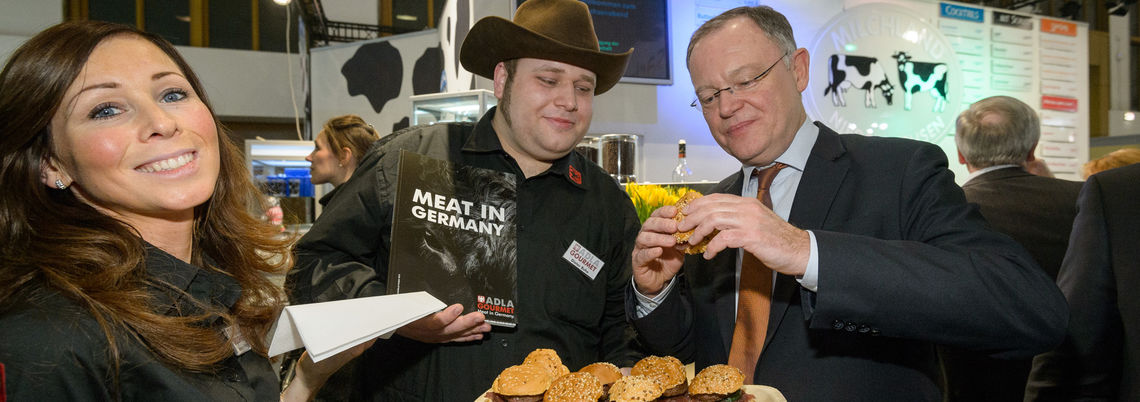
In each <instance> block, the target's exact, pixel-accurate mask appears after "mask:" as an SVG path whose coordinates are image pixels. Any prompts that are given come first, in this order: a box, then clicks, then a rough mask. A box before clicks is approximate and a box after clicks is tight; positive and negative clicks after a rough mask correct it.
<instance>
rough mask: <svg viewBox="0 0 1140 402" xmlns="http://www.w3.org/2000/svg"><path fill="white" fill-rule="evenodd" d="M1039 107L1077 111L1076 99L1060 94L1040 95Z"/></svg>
mask: <svg viewBox="0 0 1140 402" xmlns="http://www.w3.org/2000/svg"><path fill="white" fill-rule="evenodd" d="M1041 108H1042V109H1048V110H1057V111H1061V112H1070V113H1076V112H1077V100H1076V99H1073V98H1062V97H1060V96H1049V95H1045V96H1042V97H1041Z"/></svg>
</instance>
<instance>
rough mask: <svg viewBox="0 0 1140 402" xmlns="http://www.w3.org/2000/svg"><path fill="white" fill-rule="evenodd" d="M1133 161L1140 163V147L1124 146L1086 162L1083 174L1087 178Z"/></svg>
mask: <svg viewBox="0 0 1140 402" xmlns="http://www.w3.org/2000/svg"><path fill="white" fill-rule="evenodd" d="M1133 163H1140V148H1122V149H1118V150H1115V151H1112V152H1109V153H1108V155H1105V156H1102V157H1100V158H1097V159H1093V160H1091V161H1088V162H1087V163H1085V165H1084V167H1082V168H1081V176H1082V177H1084V178H1085V179H1086V180H1087V179H1088V178H1089V176H1092V175H1094V174H1097V173H1100V172H1103V171H1105V170H1109V169H1116V168H1118V167H1121V166H1127V165H1131V164H1133Z"/></svg>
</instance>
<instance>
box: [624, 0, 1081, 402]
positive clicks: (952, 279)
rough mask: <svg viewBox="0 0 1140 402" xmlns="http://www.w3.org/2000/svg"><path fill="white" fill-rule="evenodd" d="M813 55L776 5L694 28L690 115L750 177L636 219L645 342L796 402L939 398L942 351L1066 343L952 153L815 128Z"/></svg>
mask: <svg viewBox="0 0 1140 402" xmlns="http://www.w3.org/2000/svg"><path fill="white" fill-rule="evenodd" d="M808 62H809V55H808V53H807V51H806V50H805V49H802V48H797V47H796V45H795V41H794V39H793V35H792V28H791V26H790V24H789V23H788V21H787V19H786V18H785V17H784V16H783V15H781V14H780V13H778V12H776V11H775V10H773V9H771V8H769V7H741V8H737V9H733V10H729V11H727V12H725V13H724V14H722V15H720V16H717V17H715V18H713V19H711V20H709V21H708V22H706V23H705V24H704V25H702V26H701V27H700V28H699V29H698V30H697V31H696V32H695V33H694V34H693V37H692V40H691V41H690V44H689V51H688V67H689V71H690V73H691V76H692V81H693V86H694V88H695V90H696V95H697V99H696V100H695V101H694V102H693V103H692V105H693V107H694V108H696V109H699V112H700V113H702V114H703V115H704V117H705V121H706V122H707V123H708V126H709V130H710V131H711V133H712V136H713V138H714V139H716V141H717V143H718V144H720V146H721V147H722V148H724V150H725V151H726V152H728V153H729V154H730V155H732V156H734V157H736V158H737V159H738V160H740V162H741V164H742V167H741V169H740V171H739V172H737V173H735V174H733V175H731V176H729V177H728V178H726V179H725V180H723V181H722V182H721V183H720V184H719V185H718V187H717V189H716V190H715V191H713V193H714V194H711V195H708V196H706V197H702V198H698V199H696V200H694V201H692V202H690V203H689V204H688V206H687V207H685V209H684V211H683V212H684V215H685V217H684V219H683V220H682V221H680V222H676V221H674V220H673V219H672V218H673V217H674V214H676V213H678V212H679V211H677V209H676V208H674V207H663V208H661V209H658V210H657V211H655V212H654V214H653V216H652V217H651V218H650V219H649V220H647V221H646V222H645V223H644V224H643V225H642V229H641V232H640V233H639V234H638V237H637V242H636V244H635V248H634V251H633V254H632V260H633V261H632V265H633V275H634V281H633V282H634V283H633V286H631V287H630V290H629V297H628V298H627V299H628V300H629V301H628V304H627V313H628V314H629V315H630V316H631V319H632V320H633V322H634V325H635V326H636V327H637V329H638V331H639V336H640V337H641V340H642V342H643V344H644V345H646V346H647V347H648V348H649V349H650V351H651V352H654V353H657V354H670V355H675V356H677V357H679V358H681V359H682V360H684V361H695V362H696V366H697V368H698V369H700V368H703V367H705V366H708V365H711V364H718V363H727V364H731V365H733V366H735V367H737V368H740V369H741V371H742V372H744V374H745V376H746V379H747V381H748V382H749V383H755V384H763V385H770V386H774V387H776V388H777V389H778V390H780V391H781V392H782V393H784V395H785V396H786V397H787V399H788V400H792V401H815V400H819V401H833V400H844V401H850V400H875V401H896V400H905V401H916V400H928V401H940V400H941V399H942V386H941V372H940V369H939V362H938V360H937V355H936V352H935V345H938V344H946V345H953V346H956V347H961V348H965V349H971V350H981V351H984V352H986V353H990V354H991V355H994V356H998V357H1027V356H1032V355H1034V354H1036V353H1040V352H1042V351H1045V350H1048V349H1050V348H1051V347H1052V346H1054V345H1056V344H1057V343H1058V342H1060V340H1061V338H1062V336H1063V334H1064V330H1065V326H1066V318H1067V313H1068V312H1067V307H1066V304H1065V300H1064V298H1063V296H1062V295H1061V294H1060V292H1059V291H1058V289H1057V287H1056V286H1055V285H1054V284H1053V283H1052V281H1050V280H1049V278H1048V277H1047V276H1046V275H1045V274H1044V273H1043V272H1042V271H1041V270H1040V269H1039V268H1037V265H1036V263H1035V262H1034V261H1033V258H1032V257H1031V256H1030V255H1029V254H1028V253H1027V252H1026V251H1025V250H1024V249H1023V248H1021V246H1019V245H1018V244H1017V243H1015V242H1014V241H1013V240H1012V239H1010V238H1009V237H1007V236H1005V235H1002V234H999V233H996V232H993V231H991V230H989V229H988V228H987V225H986V222H985V221H984V219H983V218H982V216H981V215H980V214H979V213H978V211H977V208H976V207H974V206H971V205H969V204H967V203H966V201H965V198H964V197H963V195H962V190H961V189H960V188H959V187H958V186H957V185H956V184H955V183H954V177H953V173H951V172H950V171H949V170H948V169H947V160H946V156H945V154H944V153H943V152H942V150H941V149H939V148H938V147H937V146H934V145H932V144H929V143H924V142H919V141H912V140H906V139H897V138H874V137H864V136H860V135H839V134H837V133H836V132H834V131H832V130H831V129H830V128H828V127H826V126H825V125H823V124H822V123H819V122H812V121H811V120H809V119H808V118H807V113H806V112H805V111H804V107H803V104H802V102H801V92H802V91H803V90H804V89H805V88H806V87H807V83H808ZM754 172H757V174H755V175H754V174H753V173H754ZM773 173H774V174H773ZM757 176H759V177H757ZM758 195H759V197H758ZM688 230H693V234H692V236H691V238H690V239H689V240H688V243H689V244H698V243H699V242H701V241H702V240H703V239H704V238H706V237H711V241H710V242H709V243H708V245H707V250H706V251H705V252H704V253H703V255H691V256H688V257H685V256H684V255H683V254H682V253H681V252H680V251H679V249H678V247H677V245H676V240H675V239H674V237H673V234H675V233H677V232H679V231H680V232H684V231H688ZM714 231H717V232H715V233H714ZM714 235H715V237H713V236H714Z"/></svg>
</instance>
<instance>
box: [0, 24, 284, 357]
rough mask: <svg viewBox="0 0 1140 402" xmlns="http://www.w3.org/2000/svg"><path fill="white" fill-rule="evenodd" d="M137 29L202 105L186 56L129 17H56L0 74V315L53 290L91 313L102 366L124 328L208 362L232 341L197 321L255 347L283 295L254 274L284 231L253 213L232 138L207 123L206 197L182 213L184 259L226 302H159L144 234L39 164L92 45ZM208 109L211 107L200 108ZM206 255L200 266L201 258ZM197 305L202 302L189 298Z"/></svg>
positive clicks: (253, 199) (166, 350)
mask: <svg viewBox="0 0 1140 402" xmlns="http://www.w3.org/2000/svg"><path fill="white" fill-rule="evenodd" d="M120 35H132V36H136V37H140V38H144V39H146V40H148V41H150V42H151V43H153V44H154V45H155V46H157V47H158V48H159V49H162V51H163V52H165V53H166V55H168V56H169V57H170V58H171V59H172V60H173V61H174V62H175V63H176V64H177V65H178V67H179V68H180V69H181V70H182V73H183V74H184V75H185V77H186V79H187V80H189V82H190V85H191V86H192V87H193V89H194V91H195V92H197V93H198V94H199V96H200V97H201V98H202V100H203V102H204V103H205V104H206V107H207V108H210V104H209V101H208V100H207V99H206V95H205V93H204V92H203V88H202V85H201V83H200V82H199V81H198V78H197V76H196V75H195V74H194V72H193V71H191V69H190V66H189V65H188V64H187V63H186V61H185V60H184V59H183V58H182V57H181V56H180V55H179V54H178V52H177V51H176V50H175V49H174V47H173V46H172V45H171V44H170V43H169V42H167V41H166V40H164V39H162V38H160V37H158V36H155V35H152V34H148V33H145V32H141V31H138V30H136V29H134V28H131V27H128V26H124V25H118V24H111V23H104V22H95V21H79V22H68V23H63V24H59V25H56V26H54V27H51V28H48V29H47V30H45V31H43V32H41V33H39V34H38V35H36V36H35V37H33V38H31V39H30V40H28V41H27V42H26V43H25V44H24V45H22V46H21V47H20V48H19V49H17V50H16V51H15V52H14V53H13V54H12V55H11V57H10V58H9V61H8V64H7V65H6V66H5V67H4V70H3V72H2V73H0V183H3V186H4V191H0V314H3V313H4V311H6V310H8V309H10V308H12V307H13V306H16V305H19V304H22V303H24V302H26V301H27V300H30V299H33V298H37V297H43V296H44V295H46V294H48V293H51V292H52V291H54V292H59V293H60V294H62V295H64V296H65V297H68V298H70V299H71V300H73V301H75V302H76V303H78V304H79V305H80V306H83V307H84V308H86V309H87V310H89V311H90V313H91V314H92V315H93V316H94V317H95V319H96V320H97V321H98V322H99V324H100V326H101V327H102V328H103V332H104V334H105V335H106V338H107V340H108V342H109V343H110V354H111V355H110V359H112V360H113V363H114V364H113V367H116V371H117V367H118V365H119V363H120V355H119V350H120V348H119V345H120V344H121V343H122V342H124V341H128V342H129V341H130V340H125V339H122V338H123V337H129V338H136V339H138V340H139V341H141V342H142V344H143V345H145V347H147V348H148V349H149V350H150V351H151V352H153V353H154V355H155V356H156V357H157V358H158V359H159V360H161V361H163V362H164V363H165V364H167V365H169V366H172V367H175V368H179V369H182V370H187V371H193V372H211V371H213V370H214V369H215V368H216V364H217V363H218V362H220V361H221V360H223V359H225V358H227V357H229V356H231V355H232V354H233V350H232V348H231V347H230V345H229V343H228V341H227V339H226V338H225V337H224V336H220V335H219V332H218V329H217V328H214V327H208V326H204V325H202V324H201V323H202V322H203V321H202V320H203V319H204V318H206V317H209V316H212V315H217V316H221V317H222V319H223V320H224V322H225V323H226V324H238V325H240V327H241V328H242V330H243V332H244V335H245V339H246V340H247V341H248V342H249V343H250V344H251V345H252V346H253V348H254V350H255V351H256V352H258V353H260V354H263V355H264V354H265V353H266V349H267V347H266V345H265V340H264V339H265V334H266V332H267V331H268V328H269V326H270V325H271V324H272V320H273V319H274V317H275V316H276V314H277V312H278V310H279V308H280V306H281V304H282V302H283V300H284V299H283V296H282V294H281V291H280V289H278V288H277V287H276V286H275V285H274V284H272V283H271V282H270V281H269V280H267V279H266V274H267V273H282V272H284V270H286V269H287V268H288V266H287V265H288V264H289V260H288V258H285V259H279V260H272V259H269V258H268V257H267V256H270V255H278V256H282V255H288V242H289V241H288V240H287V239H282V238H280V237H279V236H278V232H277V231H276V230H275V229H274V228H273V227H272V226H271V225H269V224H268V223H266V222H264V221H262V220H261V219H259V218H258V217H256V216H255V215H254V214H255V213H256V212H255V211H261V210H263V206H264V205H263V202H264V199H263V198H262V197H261V195H260V193H259V192H258V191H257V189H256V188H255V187H254V185H253V183H252V182H251V181H250V177H249V172H248V170H247V169H246V167H245V159H244V157H243V156H242V154H241V151H240V150H239V149H238V147H237V146H236V145H235V143H234V140H233V139H231V138H230V137H229V134H228V133H227V132H226V131H225V130H224V128H223V127H221V125H220V123H219V122H218V121H217V119H216V118H215V121H214V123H215V125H217V126H218V136H219V138H218V144H219V151H220V155H221V167H220V175H219V178H218V182H217V184H216V186H215V189H214V194H213V196H212V197H211V198H210V199H209V200H208V201H206V203H204V204H202V205H200V206H198V207H197V208H196V209H195V213H194V235H193V236H194V237H193V242H194V248H193V250H194V252H193V255H192V257H191V262H192V263H194V264H195V265H198V266H200V267H203V269H212V270H216V271H219V272H223V273H225V274H227V275H229V276H231V277H233V278H234V279H236V280H237V281H238V282H239V283H240V284H241V287H242V296H241V299H240V300H239V301H238V302H237V304H236V305H235V306H234V307H233V308H231V309H230V310H229V311H207V312H206V313H205V314H202V315H196V316H189V317H178V316H168V315H164V314H162V313H161V311H165V309H162V310H158V309H157V307H159V306H155V305H154V302H153V300H154V298H153V295H152V294H151V292H148V290H147V287H148V286H158V287H159V288H164V289H168V290H172V291H181V290H179V289H171V287H170V285H169V284H164V283H156V282H155V280H154V279H153V278H152V277H150V276H148V275H147V274H146V267H145V250H144V247H145V242H144V240H143V239H142V238H140V237H139V234H138V232H137V231H136V230H135V229H134V228H132V227H130V226H129V225H127V224H126V223H124V222H121V221H118V220H116V219H114V218H111V217H109V216H107V215H104V214H102V213H100V212H98V211H96V210H95V209H94V208H92V207H91V206H89V205H87V204H86V203H84V202H82V201H80V200H79V199H77V198H76V197H75V196H74V195H73V194H72V192H71V191H70V190H58V189H54V188H49V187H48V186H46V185H45V184H44V183H43V181H42V180H41V165H42V164H43V163H45V161H47V160H49V159H50V158H51V157H52V156H53V154H52V139H51V133H50V132H49V125H50V122H51V119H52V116H53V115H55V113H56V111H57V109H58V108H59V107H60V105H61V103H62V102H63V99H64V93H65V92H66V91H67V88H68V87H69V86H70V85H71V83H72V82H73V81H74V80H75V79H76V77H77V76H78V75H79V73H80V71H81V70H82V68H83V66H84V64H85V63H86V62H87V59H88V57H89V56H90V54H91V52H92V51H93V49H94V48H95V47H96V46H97V45H98V44H99V43H100V42H102V41H104V40H106V39H107V38H110V37H113V36H120ZM210 111H211V113H213V109H212V108H210ZM206 257H208V259H211V260H213V261H214V262H215V263H216V266H207V264H206V261H207V258H206ZM200 307H208V306H200Z"/></svg>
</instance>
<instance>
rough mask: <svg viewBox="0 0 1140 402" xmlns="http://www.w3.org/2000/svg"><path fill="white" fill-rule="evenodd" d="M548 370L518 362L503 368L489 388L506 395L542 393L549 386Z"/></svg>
mask: <svg viewBox="0 0 1140 402" xmlns="http://www.w3.org/2000/svg"><path fill="white" fill-rule="evenodd" d="M550 382H551V378H550V372H549V371H548V370H547V369H546V368H544V367H540V366H535V365H528V364H520V365H517V366H510V367H507V368H506V369H503V371H502V372H501V373H499V376H498V377H497V378H495V383H494V385H492V386H491V390H492V391H494V392H495V393H496V394H499V395H502V396H504V397H507V396H530V395H542V394H543V393H544V392H546V390H547V388H550Z"/></svg>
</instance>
